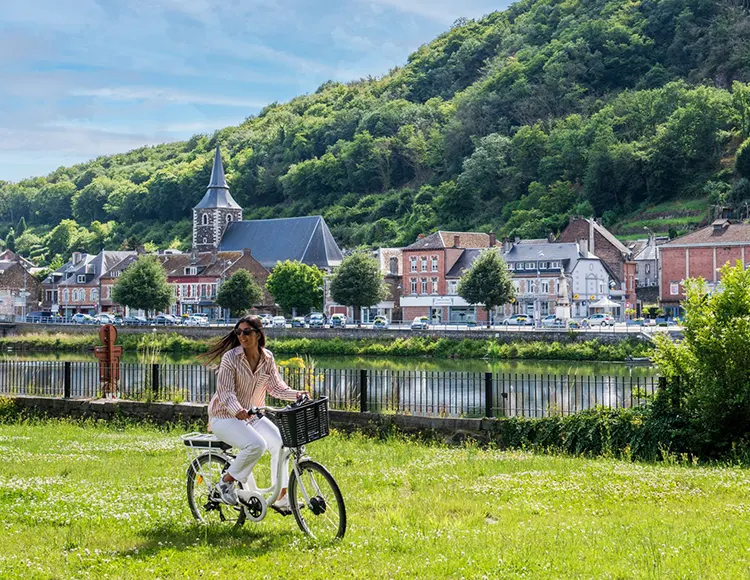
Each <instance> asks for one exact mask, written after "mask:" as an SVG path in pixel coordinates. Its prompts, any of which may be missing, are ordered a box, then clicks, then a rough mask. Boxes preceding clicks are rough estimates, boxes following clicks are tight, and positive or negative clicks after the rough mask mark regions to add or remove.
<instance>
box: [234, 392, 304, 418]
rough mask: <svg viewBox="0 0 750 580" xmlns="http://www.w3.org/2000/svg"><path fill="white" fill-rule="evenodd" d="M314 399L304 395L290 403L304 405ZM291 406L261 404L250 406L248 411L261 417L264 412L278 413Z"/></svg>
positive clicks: (294, 405) (297, 405)
mask: <svg viewBox="0 0 750 580" xmlns="http://www.w3.org/2000/svg"><path fill="white" fill-rule="evenodd" d="M310 401H312V399H311V398H310V397H309V396H308V395H306V394H305V395H302V396H301V397H300V398H299V399H297V400H296V401H295V402H294V403H292V404H291V405H289V407H291V408H294V407H299V406H300V405H304V404H305V403H309V402H310ZM289 407H269V406H265V405H264V406H261V407H250V408H249V409H248V410H247V412H248V413H250V414H251V415H257V416H258V417H261V416H262V415H263V414H264V413H271V414H274V413H278V412H279V411H284V410H286V409H287V408H289Z"/></svg>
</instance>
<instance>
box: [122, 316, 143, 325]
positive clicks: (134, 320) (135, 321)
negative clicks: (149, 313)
mask: <svg viewBox="0 0 750 580" xmlns="http://www.w3.org/2000/svg"><path fill="white" fill-rule="evenodd" d="M122 324H123V325H125V326H142V325H144V324H148V320H146V319H145V318H144V317H143V316H125V317H123V319H122Z"/></svg>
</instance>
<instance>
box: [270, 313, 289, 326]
mask: <svg viewBox="0 0 750 580" xmlns="http://www.w3.org/2000/svg"><path fill="white" fill-rule="evenodd" d="M272 325H273V327H274V328H286V318H284V317H283V316H274V317H273V323H272Z"/></svg>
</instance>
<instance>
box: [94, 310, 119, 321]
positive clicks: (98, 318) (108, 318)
mask: <svg viewBox="0 0 750 580" xmlns="http://www.w3.org/2000/svg"><path fill="white" fill-rule="evenodd" d="M93 322H94V324H114V323H115V317H114V316H112V315H111V314H107V313H106V312H101V313H99V314H97V315H96V316H94V319H93Z"/></svg>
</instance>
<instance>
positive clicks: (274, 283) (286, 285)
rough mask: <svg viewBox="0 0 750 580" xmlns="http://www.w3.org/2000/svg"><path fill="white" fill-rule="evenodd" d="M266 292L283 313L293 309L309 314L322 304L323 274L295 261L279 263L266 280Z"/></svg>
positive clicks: (290, 311) (312, 267) (288, 312)
mask: <svg viewBox="0 0 750 580" xmlns="http://www.w3.org/2000/svg"><path fill="white" fill-rule="evenodd" d="M266 290H268V292H269V293H270V294H271V295H272V296H273V298H274V300H276V303H277V304H278V305H279V306H280V307H281V309H282V310H283V311H284V312H285V313H287V314H291V313H292V311H293V310H294V309H295V308H296V309H298V310H299V311H301V312H309V311H310V309H311V308H313V307H315V306H320V305H321V304H322V303H323V272H321V271H320V270H319V269H318V268H316V267H314V266H308V265H307V264H302V263H301V262H297V261H296V260H295V261H294V262H291V261H289V260H286V261H284V262H279V263H277V264H276V266H275V267H274V269H273V271H272V272H271V275H270V276H269V277H268V280H266Z"/></svg>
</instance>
